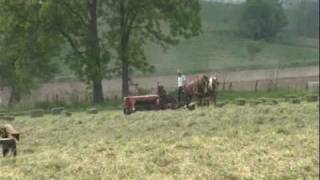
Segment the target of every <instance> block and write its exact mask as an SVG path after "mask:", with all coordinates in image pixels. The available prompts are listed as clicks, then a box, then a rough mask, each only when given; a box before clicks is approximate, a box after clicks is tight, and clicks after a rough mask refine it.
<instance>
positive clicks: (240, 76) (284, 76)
mask: <svg viewBox="0 0 320 180" xmlns="http://www.w3.org/2000/svg"><path fill="white" fill-rule="evenodd" d="M204 74H210V75H217V77H218V79H219V81H220V82H225V83H230V82H232V83H233V88H234V90H251V89H252V88H253V86H254V84H255V82H256V81H257V80H258V81H259V86H260V89H264V88H266V86H268V83H269V81H270V80H271V81H272V80H274V79H279V84H282V85H283V87H289V88H303V87H304V86H305V84H306V82H308V81H318V80H319V77H318V76H319V67H318V66H309V67H298V68H284V69H280V70H278V69H263V70H245V71H237V72H207V73H204ZM186 76H187V80H191V79H192V78H193V76H194V75H192V74H187V75H186ZM133 81H134V82H135V83H137V84H138V85H139V87H141V88H143V89H148V90H151V91H155V87H156V86H157V82H159V83H160V84H162V85H164V86H165V89H166V90H167V91H171V90H173V89H175V88H176V76H175V75H167V76H157V77H136V78H133ZM260 82H261V83H260ZM226 85H228V84H226ZM229 85H230V84H229ZM103 87H104V94H105V96H107V97H112V98H114V97H115V96H118V97H120V93H121V80H120V79H112V80H104V81H103ZM86 96H87V92H86V86H85V85H84V84H83V83H81V82H78V81H71V82H55V83H46V84H44V85H42V86H41V87H40V88H39V89H37V90H34V91H33V92H32V94H31V96H29V97H28V98H26V100H25V101H29V102H34V101H47V100H49V101H53V100H57V99H59V100H67V99H74V98H77V99H79V100H83V99H85V97H86ZM7 99H8V91H1V90H0V102H2V103H4V104H5V103H6V101H7Z"/></svg>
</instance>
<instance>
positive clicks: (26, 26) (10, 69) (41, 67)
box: [0, 0, 62, 103]
mask: <svg viewBox="0 0 320 180" xmlns="http://www.w3.org/2000/svg"><path fill="white" fill-rule="evenodd" d="M39 10H40V6H39V4H34V3H32V2H31V1H9V0H6V1H5V0H2V1H0V24H1V26H0V32H1V34H0V54H1V56H0V85H2V86H7V87H9V88H10V90H11V97H10V100H9V101H10V102H9V103H14V102H18V101H19V100H20V96H21V94H24V93H29V92H30V90H31V89H32V88H33V87H34V86H35V85H36V84H37V83H38V82H42V81H44V80H48V79H50V78H52V77H53V75H54V73H55V72H57V67H56V65H55V64H54V63H53V61H52V60H53V58H55V57H57V56H59V48H60V46H59V45H60V43H61V42H62V39H61V38H59V37H58V36H56V35H55V34H54V33H52V31H51V30H50V29H49V28H48V27H47V26H46V25H45V24H44V23H43V21H42V20H41V17H40V16H39V12H40V11H39Z"/></svg>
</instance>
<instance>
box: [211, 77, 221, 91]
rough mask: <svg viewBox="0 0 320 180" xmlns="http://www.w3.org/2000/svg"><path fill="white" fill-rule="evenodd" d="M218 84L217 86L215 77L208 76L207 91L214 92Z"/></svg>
mask: <svg viewBox="0 0 320 180" xmlns="http://www.w3.org/2000/svg"><path fill="white" fill-rule="evenodd" d="M218 84H219V82H218V78H217V77H216V76H210V78H209V86H208V89H209V90H210V91H213V90H215V88H216V87H217V85H218Z"/></svg>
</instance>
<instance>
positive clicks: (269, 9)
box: [241, 0, 288, 40]
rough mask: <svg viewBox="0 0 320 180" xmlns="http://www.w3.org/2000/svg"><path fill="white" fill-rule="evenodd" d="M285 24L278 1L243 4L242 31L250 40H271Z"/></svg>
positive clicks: (254, 0) (250, 0)
mask: <svg viewBox="0 0 320 180" xmlns="http://www.w3.org/2000/svg"><path fill="white" fill-rule="evenodd" d="M287 23H288V22H287V17H286V15H285V13H284V9H283V7H282V5H281V3H280V1H279V0H247V1H246V2H245V3H244V10H243V16H242V21H241V24H242V30H243V32H244V34H245V35H247V36H248V37H250V38H253V39H255V40H260V39H269V38H273V37H274V36H276V35H277V33H278V32H280V31H281V30H282V29H283V28H284V27H285V26H286V25H287Z"/></svg>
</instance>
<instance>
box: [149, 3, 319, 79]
mask: <svg viewBox="0 0 320 180" xmlns="http://www.w3.org/2000/svg"><path fill="white" fill-rule="evenodd" d="M240 14H241V8H240V6H239V5H237V4H224V3H209V2H202V11H201V16H202V23H203V33H202V34H201V35H200V36H198V37H195V38H192V39H190V40H186V41H183V42H181V44H179V45H178V46H175V47H172V48H171V49H169V50H168V51H167V52H166V53H164V52H163V51H162V50H161V49H160V48H159V47H157V46H155V45H149V46H148V47H146V53H147V55H148V56H147V57H148V59H149V61H150V62H151V63H152V64H154V65H155V66H156V74H167V73H174V72H175V71H176V69H177V68H181V69H183V70H184V71H185V72H199V71H208V70H209V71H210V70H222V69H234V70H237V69H252V68H270V67H271V68H272V67H278V66H281V67H284V66H304V65H316V64H318V63H319V49H318V48H319V46H318V43H319V41H318V39H312V38H306V37H299V36H296V35H293V34H289V33H287V32H283V33H281V34H280V35H279V36H278V37H277V38H276V39H275V40H274V41H273V42H263V43H262V47H263V50H262V52H261V53H260V54H258V56H257V57H256V59H255V61H249V60H248V59H249V57H248V53H247V45H248V44H249V43H251V42H252V41H250V40H248V39H245V38H243V37H242V36H241V35H240V34H239V33H238V31H237V29H238V22H239V21H238V19H239V17H240Z"/></svg>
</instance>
